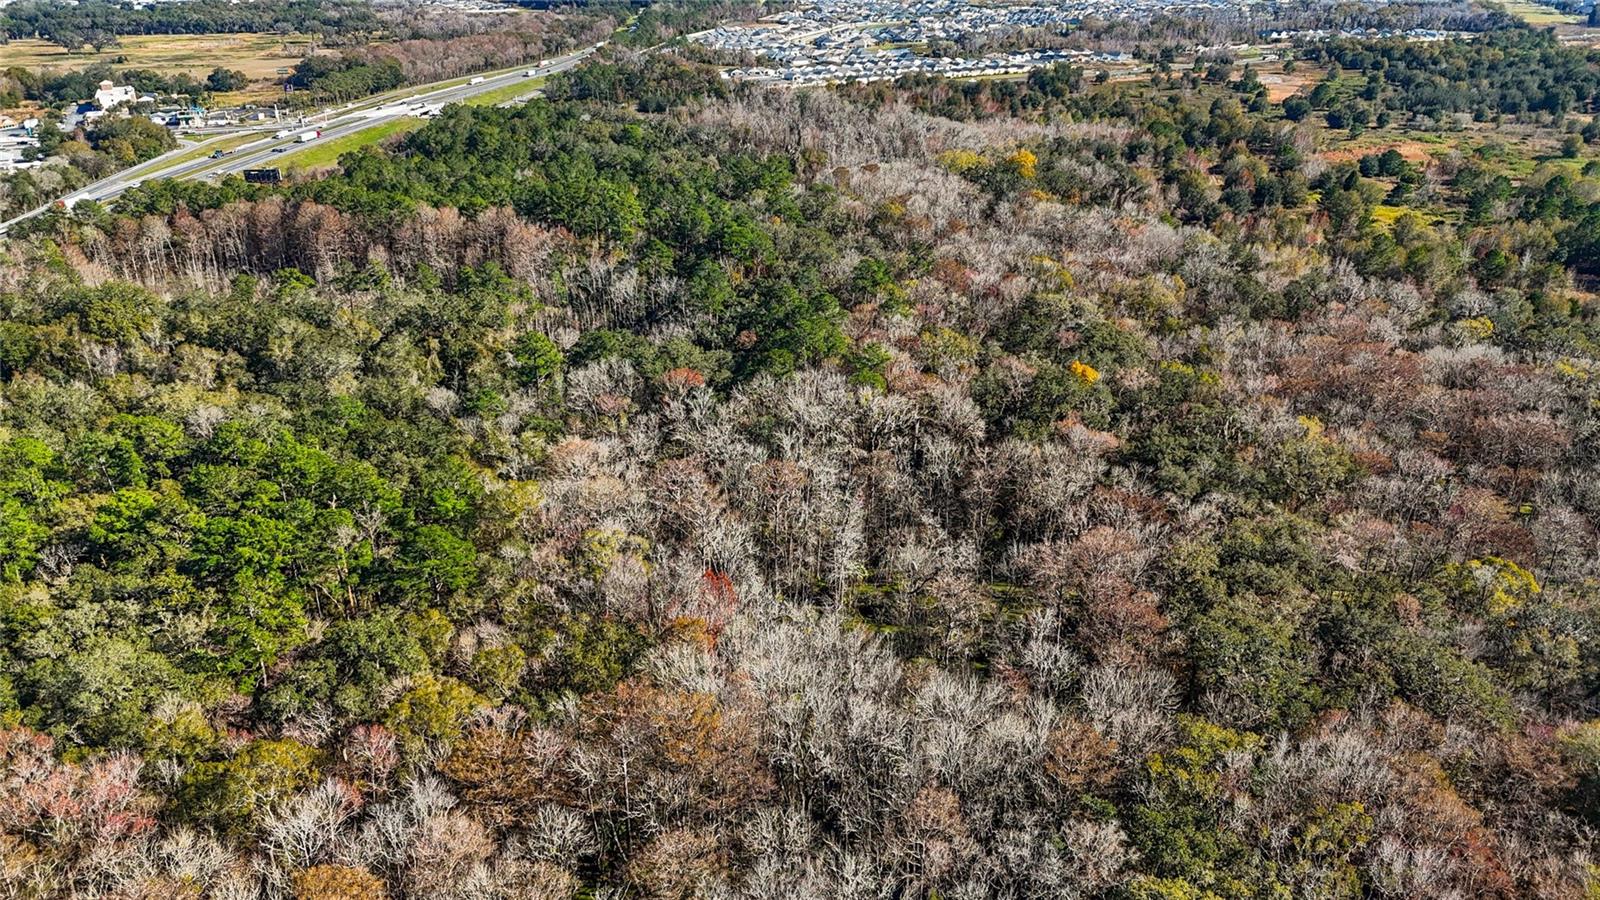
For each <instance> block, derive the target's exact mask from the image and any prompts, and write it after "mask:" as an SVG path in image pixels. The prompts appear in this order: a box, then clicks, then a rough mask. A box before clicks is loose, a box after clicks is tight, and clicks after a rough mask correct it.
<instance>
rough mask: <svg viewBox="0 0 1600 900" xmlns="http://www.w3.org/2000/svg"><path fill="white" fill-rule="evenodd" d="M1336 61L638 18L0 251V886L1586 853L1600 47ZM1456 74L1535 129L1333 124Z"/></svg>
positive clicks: (1591, 750) (1561, 861) (511, 889)
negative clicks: (889, 66) (802, 71)
mask: <svg viewBox="0 0 1600 900" xmlns="http://www.w3.org/2000/svg"><path fill="white" fill-rule="evenodd" d="M661 27H662V28H670V27H671V26H670V23H667V22H665V21H663V23H662V25H661ZM1318 52H1320V53H1322V54H1324V56H1323V57H1322V58H1321V59H1320V60H1319V65H1320V64H1321V63H1322V62H1324V61H1325V62H1337V63H1338V66H1337V69H1338V71H1335V72H1332V73H1331V74H1330V75H1329V77H1328V78H1327V79H1324V80H1317V79H1313V80H1312V81H1311V83H1310V84H1308V85H1307V86H1306V89H1305V90H1304V91H1301V92H1299V93H1297V94H1295V95H1293V96H1291V97H1287V98H1283V99H1281V100H1278V101H1273V100H1269V99H1268V98H1267V91H1266V88H1265V87H1264V86H1263V85H1262V84H1261V82H1260V81H1259V79H1257V78H1256V76H1255V73H1254V72H1253V71H1251V70H1249V69H1247V68H1244V67H1237V66H1218V67H1214V68H1213V69H1211V70H1208V71H1195V72H1192V73H1184V74H1183V75H1181V76H1180V75H1172V76H1168V75H1166V74H1161V75H1158V76H1157V77H1155V78H1153V79H1152V80H1150V81H1146V82H1141V83H1136V84H1115V83H1110V84H1099V85H1096V84H1094V83H1093V80H1092V79H1090V78H1085V77H1084V73H1083V72H1081V71H1077V70H1074V69H1072V68H1071V67H1068V66H1062V67H1059V68H1055V69H1051V70H1044V71H1039V72H1036V73H1034V75H1033V76H1032V77H1029V78H1028V79H1026V80H1022V81H1015V82H1001V81H978V82H967V83H958V82H948V81H936V80H923V79H908V80H905V81H902V82H899V83H896V84H893V85H890V84H874V85H864V86H853V87H843V88H836V89H835V88H828V89H817V90H808V91H789V90H783V89H767V88H760V87H754V86H736V85H735V86H730V85H728V84H727V83H726V82H724V81H723V80H722V79H720V78H718V77H717V76H716V73H715V72H714V71H713V70H711V69H709V68H708V67H704V66H699V65H696V64H694V63H691V62H686V61H684V60H681V59H678V58H676V57H673V56H671V55H651V56H643V57H636V56H632V55H628V54H617V55H615V56H614V57H612V58H610V59H606V60H601V61H597V62H594V63H592V64H590V65H588V66H586V67H584V68H581V69H579V70H577V71H575V72H573V73H571V74H570V75H567V76H565V77H562V78H560V79H556V80H553V81H552V83H551V84H550V85H549V90H548V96H547V97H545V98H543V99H540V100H536V101H533V102H530V103H527V104H524V105H521V106H516V107H513V108H495V107H486V108H467V107H453V108H450V109H447V110H446V111H445V112H444V113H443V114H442V115H441V116H439V117H438V118H437V119H435V120H434V121H432V122H430V123H429V124H427V125H426V126H425V127H422V128H420V129H419V130H417V131H415V132H414V133H412V134H410V135H408V136H406V137H405V138H403V139H401V140H399V141H398V142H396V143H394V144H393V145H391V146H388V147H380V148H366V149H363V150H360V151H357V152H353V153H351V154H348V155H346V156H345V157H344V158H343V159H342V160H341V161H340V167H339V170H338V171H337V172H335V173H333V174H330V175H328V176H326V177H322V178H315V179H308V180H303V181H298V182H295V183H292V184H286V185H283V186H276V187H272V186H261V185H246V184H245V183H244V182H242V181H240V180H238V179H233V178H230V179H225V180H222V181H220V182H218V183H203V182H195V183H178V182H161V183H154V184H149V185H145V186H143V187H140V188H138V189H136V190H134V191H132V192H130V193H129V194H127V195H125V196H124V197H123V198H122V199H121V200H120V201H119V203H118V204H117V207H116V209H115V210H106V209H103V208H98V207H96V206H95V205H93V204H81V205H80V206H79V207H77V208H75V209H74V210H72V211H71V212H61V213H57V214H53V215H50V216H46V217H44V218H43V219H42V220H41V221H40V222H39V223H38V224H37V225H35V226H33V227H32V228H31V229H29V233H28V234H26V235H24V236H21V237H17V238H14V239H12V240H10V241H9V242H7V243H5V244H4V245H0V726H3V730H0V786H3V789H0V797H3V798H4V799H0V852H3V853H4V854H5V856H6V859H7V863H6V866H5V867H4V868H0V879H3V883H4V884H5V886H6V889H7V890H13V891H14V892H16V893H19V894H21V895H24V896H41V897H45V896H68V895H73V896H107V897H110V896H163V897H167V896H178V897H182V896H190V897H209V896H219V897H222V896H226V897H253V896H271V897H295V898H302V900H303V898H318V900H325V898H349V897H357V898H380V897H386V896H394V897H417V898H422V897H428V898H438V897H460V898H469V897H470V898H482V897H491V898H508V900H509V898H546V897H548V898H570V897H575V896H629V897H660V898H678V897H700V896H708V897H750V898H765V897H775V896H797V897H930V898H931V897H934V896H938V897H961V898H979V897H1017V898H1023V897H1030V898H1031V897H1038V898H1045V897H1052V898H1053V897H1083V898H1109V900H1224V898H1226V900H1235V898H1262V900H1266V898H1283V897H1318V898H1352V900H1355V898H1395V900H1400V898H1418V897H1438V898H1452V897H1453V898H1468V897H1472V898H1477V897H1493V898H1506V900H1509V898H1520V897H1539V898H1573V900H1577V898H1587V897H1592V896H1594V892H1595V891H1596V890H1597V889H1600V880H1597V879H1600V872H1597V870H1596V869H1595V867H1594V865H1593V864H1592V863H1591V860H1593V859H1595V855H1594V854H1595V853H1596V852H1597V851H1600V847H1596V845H1595V837H1594V835H1595V831H1594V829H1595V827H1596V826H1600V821H1597V819H1596V811H1597V810H1600V806H1597V803H1600V708H1597V704H1600V693H1597V692H1600V478H1597V476H1596V473H1597V465H1600V315H1597V313H1600V305H1597V304H1600V298H1597V296H1596V293H1595V281H1594V279H1595V278H1596V277H1600V269H1597V266H1600V263H1597V260H1600V160H1597V156H1596V152H1595V149H1594V144H1595V142H1600V129H1596V130H1595V132H1596V133H1595V135H1594V137H1593V138H1592V139H1590V138H1588V137H1587V135H1588V130H1587V127H1588V126H1589V125H1590V124H1592V116H1593V114H1594V113H1595V109H1594V103H1595V92H1594V85H1595V83H1596V78H1597V77H1600V61H1597V59H1596V56H1595V55H1594V54H1593V53H1592V52H1587V51H1583V50H1579V49H1572V48H1562V47H1560V46H1558V45H1556V44H1554V43H1552V42H1551V41H1550V39H1549V38H1547V37H1545V36H1540V35H1537V34H1531V33H1527V34H1518V35H1512V36H1506V37H1504V38H1500V37H1497V38H1495V39H1494V40H1492V41H1485V42H1481V43H1476V42H1475V43H1473V44H1464V45H1460V46H1459V47H1457V46H1456V45H1443V46H1442V47H1432V48H1430V49H1428V50H1425V51H1424V50H1412V49H1409V48H1408V47H1406V46H1402V45H1396V44H1390V43H1387V42H1367V43H1351V42H1338V43H1334V44H1329V45H1326V46H1325V47H1323V48H1322V49H1321V50H1319V51H1318ZM1502 55H1504V56H1505V57H1507V58H1508V59H1511V60H1514V61H1515V62H1516V64H1515V65H1510V64H1500V63H1498V62H1496V61H1495V60H1496V59H1498V58H1499V57H1500V56H1502ZM1448 72H1460V73H1463V75H1462V78H1467V77H1468V76H1470V83H1471V84H1472V85H1473V96H1472V97H1471V99H1470V100H1468V101H1464V102H1462V103H1457V101H1455V100H1451V99H1450V98H1449V97H1448V96H1445V95H1443V94H1441V93H1440V92H1433V93H1429V92H1428V91H1425V90H1422V89H1421V87H1422V86H1425V85H1430V84H1431V85H1438V84H1442V83H1444V82H1447V81H1451V80H1452V79H1451V78H1450V77H1449V76H1448V75H1446V74H1445V73H1448ZM1456 80H1459V79H1456ZM1323 84H1327V85H1329V87H1328V88H1327V90H1326V92H1325V93H1324V95H1322V96H1320V97H1318V96H1315V92H1316V91H1317V90H1319V89H1321V88H1320V85H1323ZM1551 85H1559V86H1562V87H1564V88H1566V89H1567V92H1563V93H1561V97H1562V100H1561V103H1560V104H1559V105H1560V108H1559V109H1557V108H1555V106H1552V105H1551V104H1550V103H1545V102H1543V101H1538V102H1528V103H1526V104H1522V103H1518V102H1516V101H1515V99H1514V97H1513V95H1514V94H1516V95H1520V96H1526V97H1542V96H1545V95H1546V94H1548V93H1549V91H1550V86H1551ZM1568 93H1570V96H1568ZM1291 101H1297V102H1291ZM1300 103H1304V105H1305V108H1304V109H1298V108H1299V105H1300ZM1479 105H1483V106H1484V108H1485V115H1484V116H1483V118H1492V117H1493V116H1494V115H1501V116H1503V117H1504V120H1505V121H1506V123H1508V124H1511V123H1515V124H1517V126H1518V127H1519V128H1525V129H1528V130H1529V132H1530V133H1536V134H1542V135H1544V138H1545V143H1546V144H1551V145H1554V144H1556V143H1557V142H1559V143H1560V146H1561V148H1562V150H1561V151H1560V152H1561V154H1565V153H1566V151H1567V150H1571V154H1570V155H1555V154H1554V153H1552V154H1550V155H1547V156H1545V157H1543V158H1539V159H1529V160H1527V162H1528V165H1526V166H1516V165H1511V164H1509V163H1508V162H1507V159H1506V157H1507V155H1508V154H1512V153H1521V154H1524V155H1527V154H1532V153H1533V152H1534V151H1533V150H1530V149H1527V147H1531V146H1533V145H1532V144H1529V145H1526V146H1522V145H1519V146H1521V147H1522V149H1515V148H1511V147H1508V146H1507V145H1505V144H1504V143H1500V142H1496V141H1494V140H1482V141H1474V140H1469V138H1468V136H1467V135H1466V134H1458V135H1457V139H1458V141H1459V142H1458V143H1457V144H1456V145H1454V146H1453V147H1450V148H1447V149H1446V150H1444V151H1442V152H1440V153H1438V154H1437V155H1431V156H1428V155H1424V156H1419V155H1418V154H1415V153H1409V154H1407V153H1402V152H1401V151H1400V150H1399V149H1396V148H1395V147H1394V146H1388V147H1384V146H1382V145H1381V144H1378V145H1373V146H1372V147H1371V148H1370V150H1368V151H1366V152H1363V153H1361V154H1359V155H1353V156H1351V157H1350V158H1333V157H1331V156H1330V155H1329V154H1325V153H1323V152H1321V151H1320V150H1319V146H1318V140H1319V135H1322V134H1323V132H1324V129H1327V128H1337V130H1338V132H1339V133H1340V134H1349V133H1361V131H1362V129H1363V128H1366V127H1374V128H1376V127H1378V126H1377V118H1378V117H1379V116H1380V115H1382V116H1385V117H1386V121H1392V122H1394V123H1395V124H1396V125H1398V124H1399V123H1401V122H1411V121H1413V120H1414V121H1415V124H1417V125H1418V127H1430V128H1433V127H1438V126H1439V123H1438V122H1437V121H1430V122H1423V120H1424V119H1429V120H1436V119H1437V117H1438V116H1439V114H1440V113H1441V112H1446V111H1448V112H1458V111H1462V112H1475V111H1476V109H1477V108H1478V106H1479ZM1297 109H1298V112H1299V114H1298V115H1296V114H1293V113H1294V112H1295V111H1296V110H1297ZM1336 109H1337V110H1342V113H1341V115H1342V116H1343V117H1344V118H1348V119H1349V120H1350V121H1341V123H1340V124H1339V125H1337V126H1334V125H1333V124H1332V123H1331V121H1330V120H1329V117H1328V114H1329V113H1333V112H1334V111H1335V110H1336ZM1357 109H1360V110H1362V111H1364V113H1365V116H1366V119H1367V121H1365V122H1358V121H1356V119H1357V118H1358V117H1359V116H1358V114H1357V113H1356V112H1355V110H1357ZM1312 110H1316V111H1317V115H1312V114H1311V111H1312ZM1471 118H1472V116H1468V119H1469V120H1470V119H1471ZM1568 123H1570V125H1571V128H1570V129H1568V127H1567V125H1568ZM1468 124H1470V123H1468ZM1459 127H1461V128H1465V127H1466V125H1465V124H1461V125H1459ZM1541 129H1542V131H1541ZM1450 133H1451V134H1456V133H1455V132H1450ZM1474 136H1478V135H1477V134H1476V133H1475V134H1474ZM1586 141H1587V142H1586ZM1520 158H1521V157H1519V159H1520Z"/></svg>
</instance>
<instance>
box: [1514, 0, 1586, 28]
mask: <svg viewBox="0 0 1600 900" xmlns="http://www.w3.org/2000/svg"><path fill="white" fill-rule="evenodd" d="M1500 5H1501V6H1503V7H1504V8H1505V11H1506V12H1508V13H1510V14H1511V15H1513V16H1516V17H1517V18H1519V19H1521V20H1522V21H1524V22H1527V23H1528V24H1529V25H1572V24H1574V23H1577V22H1582V21H1583V17H1581V16H1576V15H1572V14H1570V13H1564V12H1561V11H1560V10H1558V9H1552V8H1551V7H1548V6H1545V5H1544V4H1542V3H1535V2H1533V0H1502V2H1501V4H1500Z"/></svg>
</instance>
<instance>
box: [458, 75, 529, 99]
mask: <svg viewBox="0 0 1600 900" xmlns="http://www.w3.org/2000/svg"><path fill="white" fill-rule="evenodd" d="M544 82H545V80H544V79H543V78H529V79H527V80H526V81H522V82H519V83H514V84H508V85H506V86H505V87H501V88H495V89H494V90H492V91H485V92H484V93H482V94H479V95H478V96H476V97H473V98H472V99H471V100H468V101H467V104H468V105H469V106H495V105H497V104H500V103H505V102H507V101H510V100H521V99H523V98H524V97H527V96H528V95H529V94H532V93H533V92H534V91H537V90H538V89H539V88H541V87H543V86H544Z"/></svg>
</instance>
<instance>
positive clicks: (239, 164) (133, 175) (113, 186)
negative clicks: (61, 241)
mask: <svg viewBox="0 0 1600 900" xmlns="http://www.w3.org/2000/svg"><path fill="white" fill-rule="evenodd" d="M597 49H599V45H595V46H590V47H585V48H583V49H582V50H578V51H576V52H573V53H569V54H567V55H565V56H559V57H556V58H554V59H551V60H548V61H547V62H546V64H545V65H543V66H528V65H524V66H519V67H517V68H516V69H514V70H511V71H503V72H498V73H494V74H486V75H483V76H477V77H473V78H471V79H466V78H458V79H451V80H450V81H449V82H445V83H443V86H439V85H438V84H436V85H419V86H417V87H414V88H410V89H406V90H400V91H391V92H389V93H387V94H384V95H382V96H381V97H379V98H373V99H368V100H366V101H363V102H360V103H357V104H354V105H352V106H347V107H334V108H330V109H327V110H324V111H322V112H319V113H316V114H313V115H307V116H305V117H304V120H303V121H302V122H299V123H289V122H282V123H268V124H266V125H262V126H252V127H250V128H240V129H235V130H234V131H232V132H229V133H235V134H237V133H244V132H252V131H257V132H261V133H262V136H261V138H259V139H258V140H255V141H252V142H250V143H248V144H245V145H244V146H242V147H239V148H237V149H235V150H233V151H231V152H229V153H228V154H227V155H226V156H223V157H222V158H220V159H213V158H211V157H210V156H209V155H201V156H198V157H196V156H195V155H194V151H195V149H196V147H195V145H194V144H184V145H183V146H180V147H178V148H176V149H174V150H171V151H168V152H167V153H164V154H162V155H161V156H158V157H156V158H154V159H151V160H147V161H145V162H143V163H140V164H139V165H136V166H133V167H131V168H128V169H124V170H123V171H121V172H118V173H116V174H115V175H112V176H110V177H108V178H105V179H102V180H100V181H97V182H95V183H94V184H91V185H88V186H86V187H84V188H82V189H80V190H78V191H74V192H73V193H71V194H68V195H67V196H66V197H63V198H61V199H60V200H59V201H55V202H52V203H50V204H47V205H45V206H41V207H39V208H37V209H33V210H30V211H28V212H26V213H23V214H22V215H20V216H17V217H16V218H14V219H11V220H9V221H6V222H3V223H0V234H5V233H6V232H7V231H8V230H10V229H11V228H12V227H14V226H15V225H17V224H19V223H21V222H25V221H27V220H29V219H32V218H34V217H35V216H39V215H42V214H43V213H45V212H48V211H49V210H50V209H51V208H52V207H54V206H55V205H56V203H57V202H59V203H63V204H65V205H66V206H68V207H71V206H73V205H74V204H76V203H79V202H82V201H85V200H95V201H98V202H101V203H106V202H108V201H112V200H115V199H116V198H117V197H119V196H121V195H122V194H123V193H124V192H126V191H127V190H129V189H130V188H133V187H136V186H138V185H140V184H143V183H144V182H146V181H149V180H152V179H158V178H207V177H220V176H225V175H232V174H237V173H240V172H243V171H244V170H245V169H256V168H271V167H274V166H275V165H276V163H277V162H278V161H279V160H282V159H284V158H285V157H288V156H290V155H292V154H293V152H294V151H296V150H299V149H304V148H310V147H314V146H317V145H318V144H321V143H324V142H326V141H331V140H337V139H339V138H341V137H345V136H347V135H351V134H355V133H357V132H360V131H365V130H367V129H369V128H375V127H377V126H380V125H383V124H385V123H387V122H392V121H394V120H396V119H400V118H405V117H407V116H417V115H420V114H422V112H424V111H425V110H438V109H440V108H442V107H445V106H448V105H450V104H452V103H462V102H465V101H467V100H471V99H472V98H474V97H478V96H481V95H483V94H487V93H490V92H493V91H497V90H501V89H504V88H506V87H508V86H510V85H513V84H519V83H522V82H524V81H529V80H531V79H532V78H535V77H542V76H546V75H551V74H554V73H556V72H562V71H565V70H567V69H570V68H572V67H573V66H575V65H577V64H578V63H580V62H582V61H583V60H584V59H585V58H587V57H588V56H589V55H590V54H592V53H594V52H595V51H596V50H597ZM529 72H532V73H534V74H533V75H529V74H528V73H529ZM478 77H481V78H482V80H481V81H479V80H478ZM474 82H476V83H474ZM534 90H535V88H534V87H533V86H531V85H530V87H529V89H528V93H530V94H531V93H533V92H534ZM312 129H318V130H320V131H321V132H322V134H321V135H320V136H319V137H317V138H316V139H315V140H313V141H309V142H305V143H301V142H299V140H298V138H297V136H298V135H300V134H302V133H304V132H306V131H308V130H312ZM284 131H288V132H290V133H289V134H286V135H284V136H283V137H277V136H276V135H278V134H279V133H281V132H284ZM206 137H207V139H208V140H209V139H212V138H215V137H217V134H215V133H212V134H208V135H207V136H206Z"/></svg>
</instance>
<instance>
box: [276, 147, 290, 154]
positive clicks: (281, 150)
mask: <svg viewBox="0 0 1600 900" xmlns="http://www.w3.org/2000/svg"><path fill="white" fill-rule="evenodd" d="M272 152H273V153H288V152H289V148H288V147H273V148H272Z"/></svg>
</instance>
